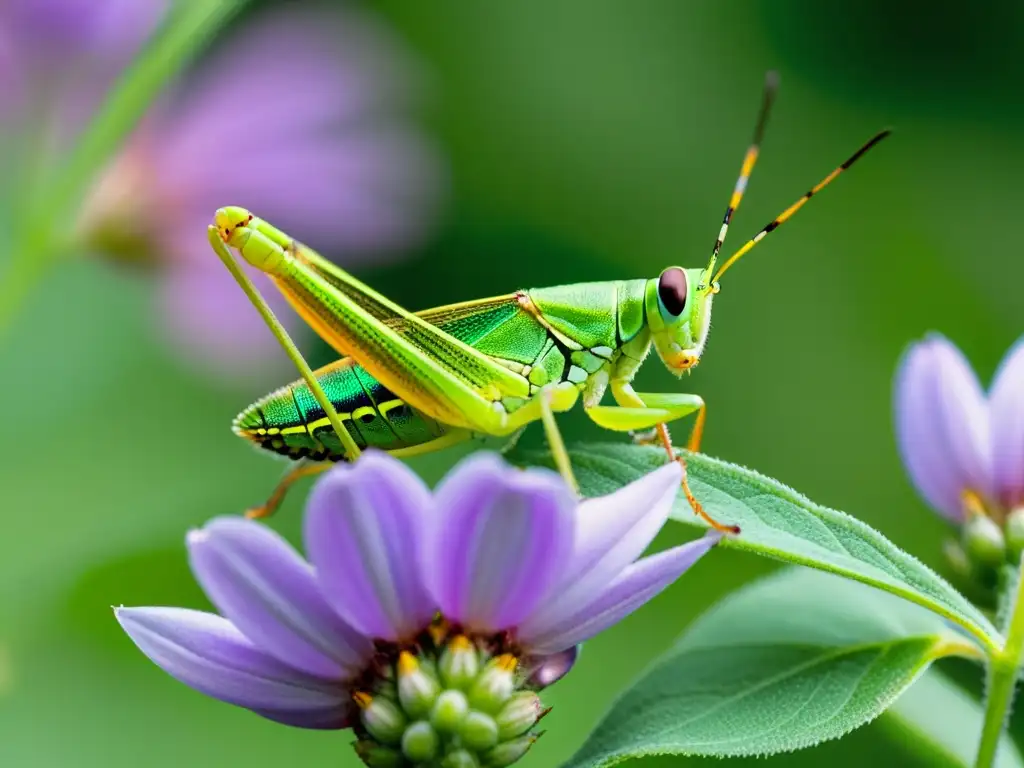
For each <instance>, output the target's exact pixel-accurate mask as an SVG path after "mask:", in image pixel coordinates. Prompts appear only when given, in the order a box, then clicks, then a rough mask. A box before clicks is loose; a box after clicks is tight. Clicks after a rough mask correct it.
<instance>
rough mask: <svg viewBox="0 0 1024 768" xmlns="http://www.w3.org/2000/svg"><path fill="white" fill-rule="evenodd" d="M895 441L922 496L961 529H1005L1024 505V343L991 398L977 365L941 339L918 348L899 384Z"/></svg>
mask: <svg viewBox="0 0 1024 768" xmlns="http://www.w3.org/2000/svg"><path fill="white" fill-rule="evenodd" d="M894 407H895V423H896V439H897V442H898V445H899V449H900V454H901V455H902V457H903V462H904V464H905V465H906V467H907V471H908V472H909V474H910V477H911V479H912V480H913V482H914V485H915V486H916V487H917V490H918V491H919V492H920V494H921V496H923V497H924V499H925V500H926V501H927V502H928V503H929V504H930V505H931V506H932V507H933V508H934V509H936V510H937V511H939V512H941V513H942V514H943V515H945V516H946V517H948V518H949V519H950V520H953V521H954V522H963V521H964V520H965V519H967V517H968V516H969V515H971V514H974V513H978V512H980V513H983V514H985V515H987V516H988V517H990V518H992V519H993V520H995V521H996V522H999V523H1002V522H1003V521H1004V520H1005V519H1006V518H1007V516H1008V515H1009V513H1010V512H1011V511H1013V510H1014V509H1015V508H1018V507H1020V506H1021V505H1022V504H1024V339H1021V340H1020V341H1018V342H1017V344H1016V345H1014V346H1013V347H1012V348H1011V349H1010V351H1009V352H1007V354H1006V356H1005V357H1004V359H1003V361H1002V363H1001V364H1000V366H999V370H998V371H997V372H996V375H995V378H994V380H993V383H992V388H991V390H990V392H989V394H988V397H986V395H985V393H984V391H983V390H982V388H981V384H980V383H979V382H978V378H977V376H975V374H974V371H973V370H971V366H970V364H969V363H968V362H967V360H966V358H965V357H964V356H963V354H961V352H960V350H958V349H957V348H956V347H955V346H954V345H953V344H952V343H950V342H949V341H948V340H947V339H945V338H944V337H942V336H939V335H938V334H932V335H929V336H928V337H927V338H926V339H925V340H924V341H921V342H918V343H916V344H913V345H912V346H911V347H910V349H908V350H907V352H906V353H905V354H904V356H903V359H902V360H901V361H900V364H899V368H898V370H897V374H896V382H895V397H894Z"/></svg>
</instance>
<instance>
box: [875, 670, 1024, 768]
mask: <svg viewBox="0 0 1024 768" xmlns="http://www.w3.org/2000/svg"><path fill="white" fill-rule="evenodd" d="M983 720H984V713H983V712H982V708H981V705H980V704H979V703H978V702H977V701H976V700H975V699H973V698H971V697H970V696H969V695H968V694H967V693H966V692H965V691H964V690H962V689H961V688H959V687H958V686H957V685H955V684H954V683H953V682H951V681H950V680H949V679H948V678H946V676H945V675H942V674H940V673H939V672H937V671H936V670H934V669H929V670H928V671H927V672H925V673H924V674H923V675H921V677H920V679H918V681H917V682H916V683H914V684H913V685H912V686H910V689H909V690H908V691H907V692H906V693H904V694H903V695H902V696H900V697H899V698H898V699H896V703H894V704H893V705H892V706H891V707H890V708H889V709H888V711H887V712H886V713H885V716H884V717H882V718H881V719H880V720H879V721H878V722H879V724H880V725H883V726H884V727H885V728H887V729H889V730H891V731H893V733H894V735H895V736H896V737H897V738H898V739H899V741H900V743H901V744H905V745H907V746H908V747H909V748H911V749H913V750H914V751H917V752H920V753H921V754H922V755H923V756H924V757H925V758H926V759H928V760H929V762H931V763H935V764H940V765H951V766H963V767H964V768H968V767H969V766H971V765H973V764H974V756H975V753H976V752H977V751H978V735H979V734H980V733H981V725H982V721H983ZM995 766H996V768H1024V759H1022V758H1021V754H1020V750H1018V749H1017V745H1016V744H1014V743H1013V741H1012V740H1011V739H1010V738H1009V736H1007V735H1006V734H1005V733H1004V734H1003V737H1002V742H1001V744H1000V748H999V753H998V754H997V755H996V761H995Z"/></svg>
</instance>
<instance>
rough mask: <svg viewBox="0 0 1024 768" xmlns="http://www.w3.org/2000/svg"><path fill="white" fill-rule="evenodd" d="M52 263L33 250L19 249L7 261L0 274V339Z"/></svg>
mask: <svg viewBox="0 0 1024 768" xmlns="http://www.w3.org/2000/svg"><path fill="white" fill-rule="evenodd" d="M52 263H53V260H52V259H47V258H45V257H44V256H43V255H42V254H41V253H39V252H37V251H34V250H24V251H21V250H19V251H17V252H15V254H14V255H13V257H12V258H11V261H10V262H8V264H7V268H6V269H5V270H4V272H3V275H2V276H0V341H2V340H3V337H4V336H5V335H6V333H7V332H8V331H9V330H10V327H11V325H12V324H13V322H14V319H15V317H17V315H18V313H19V312H20V311H21V308H22V307H23V306H24V304H25V302H26V301H27V300H28V298H29V296H31V295H32V289H33V288H35V287H36V285H38V284H39V282H40V281H41V280H42V279H43V278H44V277H45V276H46V273H47V272H48V271H49V267H50V266H51V265H52Z"/></svg>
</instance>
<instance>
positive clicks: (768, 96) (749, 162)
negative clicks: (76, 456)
mask: <svg viewBox="0 0 1024 768" xmlns="http://www.w3.org/2000/svg"><path fill="white" fill-rule="evenodd" d="M778 90H779V73H778V72H776V71H775V70H771V71H769V72H768V73H767V74H766V75H765V77H764V92H763V95H762V96H761V111H760V113H759V114H758V116H757V126H756V127H755V128H754V139H753V141H751V142H750V146H749V147H748V148H747V153H746V154H745V155H744V156H743V165H742V166H741V167H740V175H739V178H738V179H736V186H735V187H733V190H732V197H730V198H729V205H728V207H727V208H726V209H725V216H723V217H722V228H721V229H720V230H719V231H718V239H716V240H715V247H714V248H712V249H711V259H710V260H709V261H708V266H707V270H706V273H707V274H708V275H709V276H710V275H711V273H712V271H713V270H714V268H715V262H716V261H718V253H719V252H720V251H721V250H722V244H723V243H724V242H725V236H726V234H728V232H729V222H730V221H732V215H733V214H734V213H735V212H736V209H737V208H739V207H740V201H741V200H743V193H744V192H746V190H747V182H748V181H749V180H750V174H751V173H753V171H754V164H755V163H757V156H758V155H759V154H760V152H761V140H762V139H763V138H764V127H765V125H767V124H768V114H769V113H770V112H771V109H772V103H773V102H774V101H775V94H776V93H777V92H778ZM710 286H711V283H710V281H709V283H708V287H710Z"/></svg>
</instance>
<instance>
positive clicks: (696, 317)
mask: <svg viewBox="0 0 1024 768" xmlns="http://www.w3.org/2000/svg"><path fill="white" fill-rule="evenodd" d="M776 86H777V81H776V79H775V78H774V76H773V75H772V74H771V73H770V74H769V77H768V79H767V81H766V84H765V90H764V95H763V98H762V103H761V108H760V112H759V116H758V120H757V123H756V128H755V131H754V138H753V141H752V143H751V145H750V146H749V148H748V149H747V151H746V154H745V156H744V159H743V164H742V166H741V170H740V174H739V178H738V179H737V181H736V184H735V186H734V188H733V192H732V195H731V197H730V200H729V204H728V206H727V207H726V210H725V216H724V218H723V220H722V226H721V228H720V230H719V233H718V236H717V238H716V239H715V242H714V246H713V248H712V251H711V256H710V259H709V261H708V263H707V265H706V266H705V267H703V268H694V269H685V268H683V267H678V266H672V267H668V268H667V269H665V270H664V271H662V272H661V274H660V275H658V276H657V277H654V278H641V279H635V280H620V281H610V282H591V283H579V284H575V285H562V286H555V287H549V288H530V289H526V290H519V291H516V292H514V293H509V294H506V295H504V296H497V297H494V298H488V299H480V300H476V301H467V302H463V303H459V304H451V305H448V306H443V307H437V308H435V309H428V310H424V311H421V312H416V313H413V312H409V311H408V310H406V309H404V308H403V307H401V306H399V305H398V304H395V303H394V302H392V301H390V300H389V299H387V298H386V297H385V296H383V295H382V294H380V293H378V292H377V291H375V290H373V289H372V288H370V287H369V286H367V285H365V284H364V283H362V282H361V281H359V280H357V279H356V278H355V277H353V276H352V275H350V274H349V273H348V272H346V271H344V270H343V269H341V268H340V267H338V266H337V265H335V264H334V263H332V262H330V261H328V260H327V259H324V258H323V257H322V256H320V255H319V254H317V253H316V252H314V251H313V250H311V249H310V248H308V247H306V246H304V245H302V244H301V243H299V242H297V241H295V240H294V239H292V238H291V237H289V236H288V235H286V234H285V233H283V232H281V231H280V230H278V229H276V228H275V227H273V226H272V225H270V224H269V223H267V222H265V221H263V220H261V219H259V218H257V217H256V216H254V215H253V214H251V213H250V212H248V211H247V210H245V209H242V208H238V207H228V208H222V209H220V210H218V211H217V213H216V215H215V218H214V224H213V225H211V226H210V232H209V235H210V242H211V245H212V246H213V247H214V249H215V250H216V251H217V252H218V255H219V256H220V257H221V258H222V259H225V260H226V261H225V263H228V262H227V259H231V256H230V252H229V251H228V248H229V247H230V248H233V249H234V250H236V251H237V252H238V253H240V254H241V255H242V257H243V258H244V259H245V260H246V261H247V262H248V263H249V264H251V265H252V266H254V267H256V268H257V269H259V270H261V271H263V272H265V273H266V274H268V275H269V276H270V277H271V278H272V280H273V282H274V283H275V284H276V285H277V287H278V288H279V289H280V290H281V291H282V292H283V293H284V295H285V296H286V298H287V299H288V301H289V302H290V304H291V305H292V306H293V307H294V308H295V309H296V310H297V311H298V313H299V314H300V315H301V316H302V318H303V319H304V320H305V321H306V322H307V323H308V324H309V325H310V326H312V327H313V329H314V330H315V331H316V332H317V333H318V334H319V335H320V336H321V337H323V339H324V340H325V341H327V342H328V343H329V344H330V345H331V346H332V347H334V349H336V350H337V351H338V352H339V353H340V354H341V355H343V357H342V358H341V359H340V360H338V361H336V362H334V363H332V364H330V365H327V366H325V367H323V368H321V369H319V370H317V371H316V372H315V373H313V374H312V376H315V382H312V381H311V380H310V379H309V378H308V377H307V378H306V380H305V381H303V380H300V381H296V382H294V383H292V384H289V385H287V386H284V387H282V388H281V389H279V390H277V391H275V392H273V393H271V394H269V395H266V396H265V397H263V398H260V399H259V400H257V401H256V402H255V403H253V404H252V405H250V406H249V407H248V408H246V409H245V410H244V411H242V412H241V413H240V414H239V415H238V416H237V418H236V419H235V422H234V430H235V432H236V433H237V434H239V435H240V436H242V437H244V438H245V439H247V440H250V441H252V442H254V443H255V444H256V445H258V446H259V447H261V448H264V449H267V450H269V451H273V452H275V453H278V454H281V455H284V456H287V457H288V458H290V459H294V460H298V462H299V463H298V465H297V466H296V467H294V468H293V469H292V470H291V471H290V472H289V473H288V474H287V475H286V476H285V477H284V478H283V479H282V480H281V482H280V483H279V485H278V487H277V488H276V489H275V491H274V493H273V494H272V496H271V497H270V499H269V500H268V501H267V503H266V504H264V505H263V506H261V507H258V508H256V509H254V510H250V511H249V513H248V514H249V515H250V516H253V517H258V516H263V515H267V514H270V513H271V512H273V511H274V510H275V509H276V508H277V506H278V505H279V504H280V503H281V501H282V499H283V497H284V494H285V493H286V491H287V489H288V487H289V486H290V485H292V484H293V483H294V482H295V481H296V480H298V479H299V478H301V477H304V476H307V475H310V474H315V473H317V472H320V471H322V470H323V469H325V468H327V467H329V466H330V463H331V462H335V461H353V460H355V458H356V457H357V455H358V453H359V451H360V450H361V449H364V448H375V449H380V450H384V451H387V452H389V453H391V454H394V455H396V456H400V457H401V456H413V455H416V454H422V453H426V452H430V451H435V450H439V449H442V448H446V447H448V446H451V445H454V444H456V443H459V442H461V441H463V440H467V439H469V438H471V437H472V436H474V435H486V436H497V437H504V436H508V437H510V438H512V439H514V436H516V435H517V434H518V433H519V432H520V431H521V430H523V429H524V428H525V427H526V426H527V425H528V424H530V423H531V422H534V421H538V420H543V421H544V423H545V426H546V427H547V428H548V435H549V442H551V443H552V452H553V454H555V457H556V463H557V464H558V466H559V467H560V468H561V469H562V470H563V474H566V475H567V477H568V478H569V479H570V481H571V469H569V463H568V457H567V455H566V454H565V450H564V446H563V445H562V444H561V440H560V438H558V436H557V434H556V433H555V432H553V430H554V429H555V428H554V426H553V425H554V420H553V418H552V417H551V414H552V413H559V412H564V411H568V410H569V409H571V408H572V407H573V406H574V405H575V404H576V403H577V401H579V400H581V399H582V403H583V409H584V412H585V413H586V414H587V415H588V416H589V417H590V418H591V419H592V420H593V421H594V422H595V423H597V424H598V425H599V426H601V427H603V428H605V429H609V430H614V431H620V432H633V433H636V432H638V431H644V430H654V432H653V433H652V437H651V438H649V439H651V440H652V441H653V440H657V441H659V442H660V443H661V445H662V446H663V447H664V449H665V452H666V454H667V457H668V459H669V460H672V461H678V462H679V463H680V464H681V465H682V467H683V470H684V471H683V480H682V490H683V492H684V494H685V496H686V498H687V500H688V501H689V503H690V506H691V507H692V508H693V510H694V512H695V513H696V514H697V515H699V516H700V517H701V518H703V519H704V520H705V521H706V522H707V523H708V524H709V525H710V526H712V527H713V528H716V529H718V530H721V531H725V532H730V533H738V532H739V529H738V528H737V527H736V526H731V525H727V524H723V523H721V522H719V521H718V520H715V519H714V518H713V517H711V516H710V515H709V514H708V513H707V512H706V511H705V510H704V509H703V507H702V506H701V504H700V503H699V502H698V500H697V499H696V498H695V497H694V495H693V493H692V491H691V490H690V486H689V482H688V480H687V477H686V472H685V469H686V464H685V461H684V458H683V457H682V456H680V455H677V453H676V451H675V449H674V448H673V444H672V442H671V439H670V436H669V432H668V428H667V426H666V424H667V423H668V422H672V421H675V420H677V419H680V418H682V417H685V416H688V415H690V414H693V413H696V418H695V421H694V425H693V428H692V430H691V433H690V437H689V440H688V442H687V449H688V450H689V451H697V450H699V448H700V443H701V437H702V435H703V432H704V424H705V418H706V413H707V408H706V406H705V403H704V400H703V399H702V398H701V397H699V396H698V395H691V394H681V393H641V392H636V391H634V389H633V386H632V383H631V382H632V380H633V377H634V375H635V374H636V372H637V370H638V369H639V368H640V366H641V364H642V363H643V361H644V360H645V358H646V357H647V356H648V354H649V353H650V351H651V349H652V347H653V349H654V350H655V351H656V353H657V355H658V357H659V358H660V359H661V361H662V363H663V364H664V365H665V367H666V368H667V369H668V370H669V371H670V372H672V373H673V374H675V375H676V376H681V375H682V374H683V373H685V372H687V371H689V370H690V369H691V368H693V366H695V365H696V364H697V363H698V362H699V361H700V358H701V355H702V353H703V351H704V345H705V342H706V341H707V335H708V329H709V324H710V320H711V306H712V301H713V299H714V297H715V296H716V295H717V294H718V293H719V290H720V283H719V280H720V279H721V277H722V275H723V274H724V273H725V272H726V271H727V270H728V269H729V268H730V267H731V266H732V265H733V264H735V263H736V261H737V260H738V259H740V258H741V257H742V256H743V255H744V254H746V253H747V252H749V251H750V250H751V249H752V248H753V247H754V246H755V245H756V244H757V243H759V242H760V241H761V240H762V239H763V238H764V237H765V236H766V235H767V234H768V233H769V232H772V231H773V230H775V229H776V228H777V227H778V226H779V225H780V224H782V223H783V222H785V221H786V220H787V219H789V218H790V217H791V216H792V215H793V214H795V213H796V212H797V211H798V210H799V209H800V208H801V207H802V206H803V205H804V204H805V203H807V201H808V200H810V199H811V197H813V196H814V195H815V194H817V193H818V192H819V191H820V190H821V189H823V188H824V187H825V186H826V185H828V184H829V183H830V182H831V181H833V180H834V179H835V178H836V177H837V176H838V175H839V174H840V173H842V171H844V170H846V169H847V168H849V167H850V166H851V165H852V164H853V163H854V162H855V161H856V160H857V159H858V158H860V157H861V156H862V155H863V154H864V153H865V152H867V151H868V150H869V149H870V148H871V147H873V146H874V145H875V144H877V143H878V142H879V141H881V140H882V139H883V138H885V137H886V136H887V135H888V133H889V131H888V130H885V131H882V132H880V133H878V134H876V135H875V136H874V137H872V138H871V139H870V140H869V141H868V142H867V143H865V144H864V145H863V146H861V148H860V149H858V150H857V151H856V152H855V153H854V154H853V155H852V156H851V157H850V158H849V159H847V160H846V161H845V162H844V163H842V164H841V165H840V166H838V167H837V168H836V169H835V170H833V171H832V172H831V173H830V174H828V176H826V177H825V178H824V179H822V180H821V181H820V182H818V183H817V184H816V185H815V186H814V187H812V188H811V189H810V190H809V191H808V192H806V193H805V194H804V195H803V196H801V197H800V199H799V200H797V202H795V203H794V204H793V205H791V206H790V207H789V208H787V209H786V210H785V211H783V212H782V213H781V214H779V216H777V217H776V218H775V219H773V220H772V221H771V222H770V223H769V224H768V225H767V226H765V227H764V228H763V229H762V230H761V231H760V232H758V233H757V234H756V235H754V237H753V238H751V239H750V240H748V241H747V243H746V244H744V245H743V246H742V247H741V248H740V249H739V250H738V251H736V252H735V253H734V254H733V255H732V256H731V257H729V258H728V259H726V260H725V261H724V262H723V263H722V264H721V265H720V266H718V259H719V254H720V251H721V248H722V245H723V243H724V242H725V238H726V234H727V232H728V229H729V223H730V221H731V219H732V216H733V214H734V213H735V211H736V209H737V208H739V205H740V202H741V200H742V198H743V193H744V191H745V190H746V186H747V181H748V179H749V178H750V175H751V172H752V171H753V169H754V165H755V163H756V161H757V157H758V154H759V152H760V145H761V139H762V136H763V132H764V127H765V124H766V121H767V117H768V114H769V111H770V108H771V104H772V102H773V100H774V95H775V90H776ZM296 354H297V353H296ZM293 359H294V358H293ZM300 359H301V358H300ZM304 370H306V371H308V367H306V368H305V369H304ZM307 382H310V383H314V384H316V385H319V386H318V387H314V388H311V387H310V384H309V383H307ZM316 389H320V390H321V392H319V393H318V392H317V391H316ZM609 391H610V394H611V397H612V399H613V400H614V402H615V405H614V406H611V405H601V404H600V402H601V399H602V397H603V395H604V394H605V393H606V392H609ZM323 397H326V399H327V400H328V401H329V405H330V406H332V408H327V407H326V405H327V403H325V402H324V400H323ZM332 411H334V412H336V413H335V416H336V417H337V419H340V425H341V426H342V427H343V430H344V432H342V431H339V430H337V429H332V419H331V414H332ZM334 423H335V424H338V421H335V422H334Z"/></svg>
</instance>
